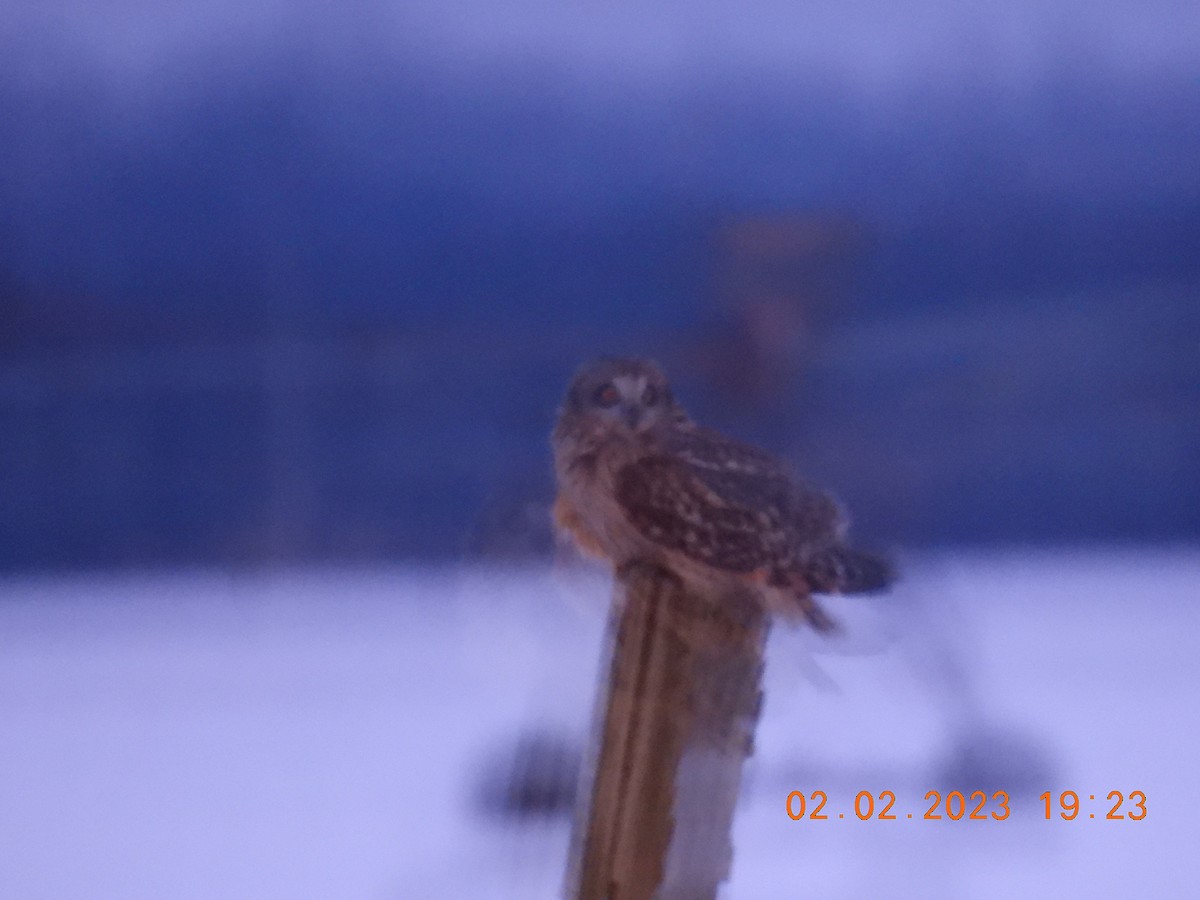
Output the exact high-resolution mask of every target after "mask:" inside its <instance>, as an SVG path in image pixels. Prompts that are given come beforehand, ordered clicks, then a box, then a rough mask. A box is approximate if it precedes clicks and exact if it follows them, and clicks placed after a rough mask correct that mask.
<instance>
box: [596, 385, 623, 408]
mask: <svg viewBox="0 0 1200 900" xmlns="http://www.w3.org/2000/svg"><path fill="white" fill-rule="evenodd" d="M594 399H595V401H596V405H597V406H603V407H604V408H605V409H608V407H610V406H616V405H617V401H618V400H620V399H621V392H620V391H618V390H617V389H616V387H614V386H613V385H611V384H602V385H600V387H598V388H597V389H596V394H595V398H594Z"/></svg>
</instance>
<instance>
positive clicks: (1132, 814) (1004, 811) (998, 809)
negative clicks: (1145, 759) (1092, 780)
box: [786, 790, 1147, 822]
mask: <svg viewBox="0 0 1200 900" xmlns="http://www.w3.org/2000/svg"><path fill="white" fill-rule="evenodd" d="M1096 796H1097V795H1096V794H1088V795H1087V798H1088V801H1087V802H1091V803H1099V805H1097V806H1096V807H1095V808H1094V809H1093V810H1092V811H1089V810H1088V808H1087V807H1086V806H1085V802H1084V801H1083V800H1082V799H1081V797H1080V794H1079V793H1078V792H1076V791H1061V792H1059V793H1058V794H1053V793H1051V792H1050V791H1046V792H1045V793H1043V794H1041V795H1040V796H1039V798H1038V799H1039V800H1041V801H1042V811H1043V813H1044V816H1043V818H1045V819H1046V820H1047V821H1049V820H1050V819H1051V818H1055V819H1062V820H1065V821H1072V820H1074V819H1076V818H1080V817H1084V818H1088V819H1097V818H1100V819H1107V820H1110V821H1112V820H1117V819H1120V820H1132V821H1135V822H1136V821H1140V820H1142V819H1144V818H1146V812H1147V810H1146V794H1145V793H1144V792H1143V791H1130V792H1129V793H1128V795H1126V794H1125V793H1124V792H1122V791H1109V792H1108V794H1107V795H1106V797H1105V800H1104V801H1099V802H1098V801H1097V800H1096ZM903 806H904V804H901V807H903ZM786 809H787V815H788V818H789V819H791V820H792V821H793V822H800V821H803V820H809V821H823V820H829V819H849V818H855V819H858V820H860V821H863V822H867V821H881V822H883V821H894V820H899V819H917V820H924V821H942V820H949V821H952V822H958V821H968V822H988V821H994V822H1003V821H1005V820H1006V819H1008V818H1009V816H1010V815H1011V813H1012V810H1011V808H1010V799H1009V794H1008V792H1007V791H992V792H990V793H989V792H988V791H969V792H968V791H949V792H947V793H945V794H943V793H942V792H941V791H927V792H926V793H925V799H924V803H921V804H919V805H918V806H917V808H915V809H913V810H912V811H908V810H906V809H904V808H897V802H896V794H895V792H894V791H879V792H874V791H859V792H858V793H857V794H855V795H854V800H853V802H852V803H850V804H848V806H847V807H846V808H842V809H834V808H832V807H831V806H830V803H829V795H828V794H827V793H825V791H821V790H816V791H809V792H808V793H805V792H803V791H792V792H791V793H789V794H788V795H787V800H786ZM1052 813H1053V815H1052ZM1101 814H1102V815H1101Z"/></svg>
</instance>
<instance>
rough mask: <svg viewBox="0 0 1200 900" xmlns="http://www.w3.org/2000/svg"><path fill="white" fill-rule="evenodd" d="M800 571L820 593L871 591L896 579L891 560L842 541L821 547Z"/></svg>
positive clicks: (811, 588)
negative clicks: (854, 547)
mask: <svg viewBox="0 0 1200 900" xmlns="http://www.w3.org/2000/svg"><path fill="white" fill-rule="evenodd" d="M800 571H801V574H803V576H804V580H805V581H806V582H808V585H809V589H810V590H812V591H813V592H814V593H818V594H867V593H871V592H873V591H881V590H883V589H884V588H886V587H888V586H889V585H891V583H892V582H893V581H895V574H894V573H893V572H892V567H891V566H890V565H889V564H888V562H887V560H884V559H881V558H880V557H878V556H872V555H871V554H870V553H864V552H862V551H861V550H851V549H850V548H849V547H843V546H841V545H834V546H832V547H826V548H825V549H823V550H819V551H818V552H817V553H815V554H813V555H812V556H810V557H809V558H808V559H806V560H805V561H804V564H803V565H802V566H801V569H800Z"/></svg>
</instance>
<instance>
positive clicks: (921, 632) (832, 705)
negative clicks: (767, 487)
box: [0, 548, 1200, 900]
mask: <svg viewBox="0 0 1200 900" xmlns="http://www.w3.org/2000/svg"><path fill="white" fill-rule="evenodd" d="M904 572H905V575H906V578H905V581H904V583H903V585H902V586H901V588H900V590H899V591H898V592H897V594H896V596H895V597H893V598H890V599H887V598H872V599H867V600H863V599H850V600H842V601H838V602H836V603H834V604H831V606H832V608H833V610H834V611H835V612H836V613H837V614H838V615H839V616H840V617H841V618H842V619H843V620H844V622H845V623H846V625H847V636H846V637H844V638H842V639H839V640H838V641H835V642H832V643H831V642H822V641H820V640H818V639H815V638H814V637H812V636H811V635H809V634H806V633H803V632H796V631H790V630H783V629H776V631H775V632H774V633H773V635H772V637H771V641H770V645H769V651H768V652H769V656H768V669H767V698H766V707H765V709H764V713H763V718H762V721H761V724H760V728H759V733H758V750H757V753H756V755H755V757H754V758H753V761H752V764H751V766H750V768H749V769H748V771H747V778H746V784H745V790H744V795H743V799H742V802H741V806H740V807H739V813H738V822H737V826H736V835H735V847H736V857H735V860H734V872H733V877H732V879H731V881H730V882H729V884H728V886H727V889H726V891H725V894H724V896H726V897H729V898H744V900H772V898H800V897H810V896H811V897H818V896H819V897H823V898H865V897H880V896H886V897H913V898H918V897H919V898H984V897H996V898H1000V897H1004V898H1008V897H1118V896H1137V897H1185V896H1195V889H1194V882H1195V880H1196V868H1197V863H1196V861H1195V860H1196V857H1195V852H1194V851H1195V846H1196V844H1197V841H1198V839H1200V825H1198V824H1197V823H1198V822H1200V815H1198V812H1197V810H1198V807H1197V802H1198V798H1200V775H1198V774H1197V751H1198V750H1200V733H1198V731H1197V726H1198V725H1200V721H1198V704H1197V687H1198V682H1200V678H1198V676H1200V656H1198V653H1197V651H1198V650H1200V551H1197V550H1195V549H1191V548H1175V549H1169V548H1167V549H1159V550H1134V549H1128V550H1104V551H1100V550H1089V551H1077V552H1059V553H1049V552H1038V553H1035V554H1029V553H1018V552H1010V553H996V554H987V555H985V554H972V555H943V556H936V557H935V556H923V557H916V558H911V559H908V560H906V561H905V565H904ZM607 593H608V586H607V583H606V581H605V579H604V577H603V576H602V574H601V573H598V572H594V571H591V570H584V571H576V570H573V569H549V568H544V569H528V570H504V571H499V572H496V571H486V570H483V569H478V568H470V567H458V568H448V569H383V570H378V569H377V570H291V571H286V572H267V573H253V574H236V575H222V574H214V573H206V572H173V573H168V574H160V575H125V576H113V575H104V576H71V577H50V576H46V577H36V578H33V577H29V578H9V579H7V580H4V581H2V582H0V773H2V778H0V897H3V898H29V900H33V898H76V897H80V898H155V900H162V898H175V897H194V898H258V900H262V898H275V897H280V898H299V897H305V898H308V897H312V898H442V897H446V898H460V897H462V898H519V900H537V898H541V897H553V896H556V895H557V893H558V890H559V885H560V881H561V876H562V867H563V861H564V855H565V852H566V843H567V829H568V822H567V818H566V817H565V816H563V815H559V816H553V817H548V818H546V817H543V818H521V817H517V816H512V815H509V816H505V815H501V814H498V813H497V812H496V811H495V810H494V809H493V810H489V809H488V808H487V807H486V805H485V804H483V803H482V802H481V799H480V798H481V796H482V795H483V794H486V793H487V791H488V789H489V782H492V785H491V787H492V788H494V787H495V782H498V781H499V782H503V780H504V777H505V772H506V769H505V766H504V764H503V762H502V761H503V760H504V759H505V758H506V755H510V754H511V752H512V748H513V747H514V746H515V745H516V744H517V742H518V740H519V739H520V737H521V735H523V734H530V733H533V732H543V733H547V734H552V735H562V736H563V737H564V738H565V739H567V740H569V741H578V740H580V739H581V736H582V733H583V730H584V728H585V723H586V722H587V720H588V716H589V712H590V705H591V702H592V694H593V691H594V688H595V683H596V672H597V666H598V663H599V652H600V647H601V643H602V632H603V628H604V620H605V614H606V602H607ZM498 760H500V761H501V762H497V761H498ZM956 787H957V788H962V789H964V790H965V791H967V792H969V791H970V790H974V789H984V790H987V791H989V792H991V791H994V790H1000V789H1003V790H1007V791H1008V792H1009V793H1010V795H1011V796H1012V798H1013V799H1012V815H1011V817H1010V818H1009V819H1008V820H1007V821H1003V822H998V821H991V820H989V821H975V822H972V821H967V820H966V819H964V820H962V821H948V820H945V819H943V820H942V821H940V822H929V821H923V820H922V819H921V816H922V814H923V811H924V810H925V808H926V807H927V806H928V804H927V803H925V802H924V801H923V798H924V796H925V793H926V792H927V791H929V790H940V791H942V792H943V793H945V792H947V791H949V790H952V789H954V788H956ZM816 789H821V790H824V791H826V792H827V794H828V795H829V805H828V809H827V810H826V811H827V812H830V813H833V814H834V815H831V816H830V819H829V820H828V821H823V822H819V821H801V822H793V821H791V820H790V819H789V818H788V817H787V816H786V814H785V808H784V801H785V798H786V795H787V793H788V792H789V791H792V790H800V791H804V792H806V793H810V792H811V791H813V790H816ZM1066 789H1073V790H1075V791H1077V792H1078V793H1079V794H1080V795H1081V796H1082V797H1083V798H1084V802H1083V811H1082V813H1081V815H1080V816H1079V818H1077V819H1076V820H1074V821H1062V820H1060V819H1055V820H1054V821H1049V822H1047V821H1045V820H1044V818H1043V815H1042V812H1041V803H1040V801H1039V800H1038V799H1037V796H1038V794H1040V793H1041V792H1042V791H1045V790H1051V791H1053V792H1054V793H1055V794H1057V793H1058V792H1060V791H1062V790H1066ZM859 790H870V791H873V792H875V794H876V795H878V794H879V793H880V792H882V791H884V790H891V791H893V792H894V793H895V794H896V796H897V802H896V809H895V810H894V811H895V812H897V813H899V814H900V816H899V818H898V819H897V820H896V821H890V822H884V821H867V822H861V821H859V820H857V819H856V818H854V816H853V814H852V813H853V806H852V803H853V796H854V794H855V793H856V792H857V791H859ZM1113 790H1119V791H1122V792H1124V793H1125V794H1126V795H1128V794H1129V793H1130V792H1132V791H1134V790H1140V791H1144V792H1145V795H1146V798H1147V801H1146V806H1147V810H1148V813H1147V816H1146V818H1145V819H1144V820H1142V821H1130V820H1128V819H1126V820H1123V821H1107V820H1105V819H1104V813H1105V812H1106V811H1107V809H1108V806H1109V805H1110V804H1107V803H1105V802H1104V797H1106V796H1107V795H1108V793H1109V792H1110V791H1113ZM1091 794H1094V795H1095V796H1096V797H1097V802H1094V803H1093V802H1089V801H1088V800H1087V797H1088V796H1089V795H1091ZM1125 809H1126V810H1130V809H1132V804H1129V803H1127V804H1126V807H1125ZM838 812H843V813H849V814H850V815H848V817H847V819H844V820H839V819H837V818H836V813H838ZM908 812H915V813H916V817H915V818H914V819H913V820H908V819H906V817H905V814H906V813H908ZM1089 813H1095V814H1097V815H1096V818H1095V819H1088V818H1087V817H1086V816H1087V815H1088V814H1089Z"/></svg>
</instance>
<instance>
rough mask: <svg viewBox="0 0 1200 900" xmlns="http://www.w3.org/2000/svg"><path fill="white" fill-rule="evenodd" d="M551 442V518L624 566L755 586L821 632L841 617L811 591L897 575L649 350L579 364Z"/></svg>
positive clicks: (819, 496)
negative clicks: (645, 354) (726, 429)
mask: <svg viewBox="0 0 1200 900" xmlns="http://www.w3.org/2000/svg"><path fill="white" fill-rule="evenodd" d="M553 444H554V464H555V470H556V474H557V476H558V498H557V500H556V502H555V506H554V512H555V519H556V521H557V523H558V524H559V526H560V527H562V528H563V529H565V530H566V531H568V532H570V534H571V535H572V536H573V537H574V539H575V542H576V543H577V544H578V545H579V546H580V548H582V549H583V550H586V551H588V552H590V553H592V554H594V555H597V556H601V557H604V558H606V559H609V560H611V561H612V562H613V563H614V565H616V566H618V567H620V566H623V565H625V564H628V563H631V562H634V561H638V560H645V561H651V562H657V563H659V564H661V565H663V566H665V567H666V568H668V569H670V570H671V571H673V572H674V573H675V574H676V575H678V576H679V577H680V578H681V579H683V580H684V582H685V583H689V584H692V585H693V586H695V587H697V588H698V589H700V590H704V591H709V592H711V591H713V590H718V591H719V590H722V589H734V588H738V587H746V586H752V587H753V589H754V590H756V591H757V592H759V594H760V595H761V597H762V598H763V600H764V602H765V603H766V604H767V606H768V607H769V608H771V609H773V610H775V611H777V612H781V613H784V614H787V613H788V612H801V613H803V614H804V615H805V616H806V617H807V619H808V621H809V622H810V623H811V624H812V625H813V626H814V627H815V628H817V629H819V630H822V631H824V630H828V629H829V628H830V627H832V624H833V623H832V622H831V620H830V619H829V617H828V616H827V615H826V614H825V612H824V611H823V610H822V609H821V607H820V606H818V605H817V603H816V601H815V600H814V599H813V596H812V595H813V594H814V593H856V592H863V591H872V590H877V589H880V588H884V587H886V586H887V585H888V584H889V583H890V581H891V573H890V570H889V568H888V566H887V564H886V563H885V562H883V561H882V560H880V559H877V558H876V557H873V556H870V555H868V554H866V553H862V552H860V551H858V550H852V549H850V548H849V547H848V546H846V543H845V533H846V519H845V516H844V515H843V513H842V511H841V509H840V508H839V507H838V505H837V503H836V502H835V501H834V500H833V499H832V498H831V497H829V496H828V495H827V494H824V493H822V492H821V491H819V490H817V489H815V488H813V487H812V486H810V485H807V484H804V483H803V482H801V481H798V480H797V479H796V478H794V477H793V476H792V474H791V472H790V471H789V469H788V468H787V466H786V465H784V464H783V463H782V462H780V461H779V460H777V459H775V458H774V457H773V456H771V455H770V454H768V453H766V452H764V451H762V450H759V449H757V448H755V447H751V446H748V445H746V444H741V443H738V442H737V441H733V440H730V439H729V438H727V437H725V436H724V435H722V434H719V433H718V432H715V431H711V430H709V429H706V428H701V427H700V426H699V425H696V424H695V423H694V422H692V421H691V419H689V418H688V417H687V414H686V413H685V412H684V411H683V410H682V409H681V408H680V407H679V406H678V405H676V403H675V399H674V397H673V396H672V394H671V388H670V385H668V384H667V379H666V377H665V376H664V375H663V373H662V371H661V370H660V369H659V368H658V366H656V365H655V364H654V363H652V362H650V361H648V360H641V359H602V360H598V361H596V362H593V363H590V364H588V365H586V366H584V367H583V369H581V370H580V372H579V373H578V374H577V375H576V376H575V379H574V380H573V381H572V382H571V386H570V389H569V390H568V391H567V396H566V399H565V400H564V402H563V405H562V409H561V410H560V412H559V418H558V423H557V425H556V426H555V428H554V437H553Z"/></svg>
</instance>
